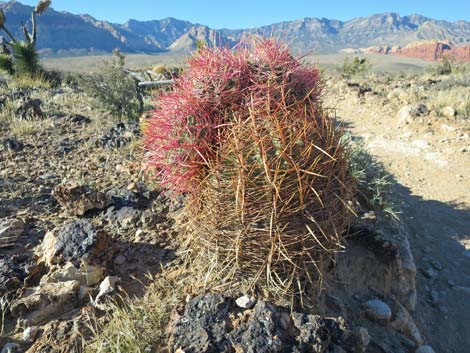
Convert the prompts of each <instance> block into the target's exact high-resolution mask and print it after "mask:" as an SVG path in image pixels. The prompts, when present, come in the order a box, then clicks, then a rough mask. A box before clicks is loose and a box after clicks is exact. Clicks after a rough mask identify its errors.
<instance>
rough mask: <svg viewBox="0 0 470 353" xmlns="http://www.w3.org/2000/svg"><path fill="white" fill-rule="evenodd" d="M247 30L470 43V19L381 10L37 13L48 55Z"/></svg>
mask: <svg viewBox="0 0 470 353" xmlns="http://www.w3.org/2000/svg"><path fill="white" fill-rule="evenodd" d="M31 10H32V7H30V6H26V5H23V4H21V3H19V2H16V3H14V4H13V5H11V6H10V7H9V8H8V9H7V10H6V11H5V13H6V16H7V23H6V25H7V27H8V28H9V29H10V30H11V31H12V32H14V34H15V35H16V36H18V37H22V32H21V25H23V24H29V25H31V24H30V15H31ZM249 35H263V36H271V35H273V36H278V37H280V38H283V39H284V40H285V41H287V42H289V43H290V44H291V46H292V48H293V50H295V51H296V52H307V51H313V52H314V53H333V52H338V51H339V50H341V49H346V48H353V49H354V48H365V47H371V46H406V45H408V44H410V43H413V42H417V41H424V40H428V41H429V40H436V41H445V42H448V43H451V44H452V45H457V46H459V45H469V44H470V22H468V21H457V22H448V21H442V20H433V19H430V18H427V17H424V16H421V15H410V16H403V17H401V16H399V15H398V14H396V13H383V14H377V15H372V16H369V17H360V18H355V19H352V20H349V21H345V22H343V21H338V20H330V19H326V18H321V19H318V18H302V19H299V20H295V21H286V22H280V23H274V24H272V25H269V26H263V27H258V28H249V29H240V30H230V29H212V28H209V27H208V26H205V25H201V24H194V23H191V22H188V21H182V20H177V19H175V18H165V19H162V20H154V21H137V20H129V21H128V22H126V23H124V24H116V23H111V22H107V21H100V20H96V19H95V18H93V17H91V16H89V15H75V14H71V13H68V12H58V11H55V10H53V9H49V10H48V11H47V12H46V13H45V14H44V15H42V16H41V17H40V18H39V19H38V47H39V49H40V50H41V52H42V53H43V54H44V55H83V54H93V53H103V52H110V51H112V50H113V49H114V48H120V49H121V50H122V51H125V52H131V53H161V52H178V51H183V52H187V51H190V50H193V49H194V48H195V47H196V43H197V42H198V41H203V42H206V43H207V44H208V45H211V46H212V45H214V44H216V43H217V44H224V45H233V44H235V43H236V42H238V41H239V40H240V39H242V38H244V37H246V36H249Z"/></svg>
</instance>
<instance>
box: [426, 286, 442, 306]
mask: <svg viewBox="0 0 470 353" xmlns="http://www.w3.org/2000/svg"><path fill="white" fill-rule="evenodd" d="M441 299H442V298H441V295H440V294H439V292H438V291H437V290H436V289H432V290H431V292H430V293H429V303H430V304H431V305H432V306H434V307H437V306H439V304H440V303H441V301H442V300H441Z"/></svg>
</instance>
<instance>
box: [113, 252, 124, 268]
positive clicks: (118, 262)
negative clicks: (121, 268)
mask: <svg viewBox="0 0 470 353" xmlns="http://www.w3.org/2000/svg"><path fill="white" fill-rule="evenodd" d="M114 263H115V264H116V265H124V264H125V263H126V258H125V257H124V256H123V255H121V254H119V255H118V256H116V257H115V258H114Z"/></svg>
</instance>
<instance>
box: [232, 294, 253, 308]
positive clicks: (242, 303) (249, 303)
mask: <svg viewBox="0 0 470 353" xmlns="http://www.w3.org/2000/svg"><path fill="white" fill-rule="evenodd" d="M235 303H237V305H238V306H239V307H240V308H243V309H251V308H252V307H254V306H255V304H256V299H255V298H253V297H252V296H249V295H244V296H242V297H240V298H238V299H237V300H235Z"/></svg>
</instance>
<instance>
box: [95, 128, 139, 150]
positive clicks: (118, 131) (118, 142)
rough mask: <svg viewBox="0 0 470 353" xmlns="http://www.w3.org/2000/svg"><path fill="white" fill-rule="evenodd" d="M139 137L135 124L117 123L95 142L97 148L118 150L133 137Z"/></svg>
mask: <svg viewBox="0 0 470 353" xmlns="http://www.w3.org/2000/svg"><path fill="white" fill-rule="evenodd" d="M138 135H140V129H139V127H138V125H137V124H133V123H129V124H128V125H127V126H126V124H124V123H117V124H115V125H114V126H113V127H112V128H110V129H109V130H107V131H106V132H105V133H104V134H103V136H102V137H100V138H99V139H97V140H95V145H96V146H97V147H104V148H120V147H122V146H125V145H126V144H128V143H129V142H130V141H131V139H132V137H133V136H138Z"/></svg>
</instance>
